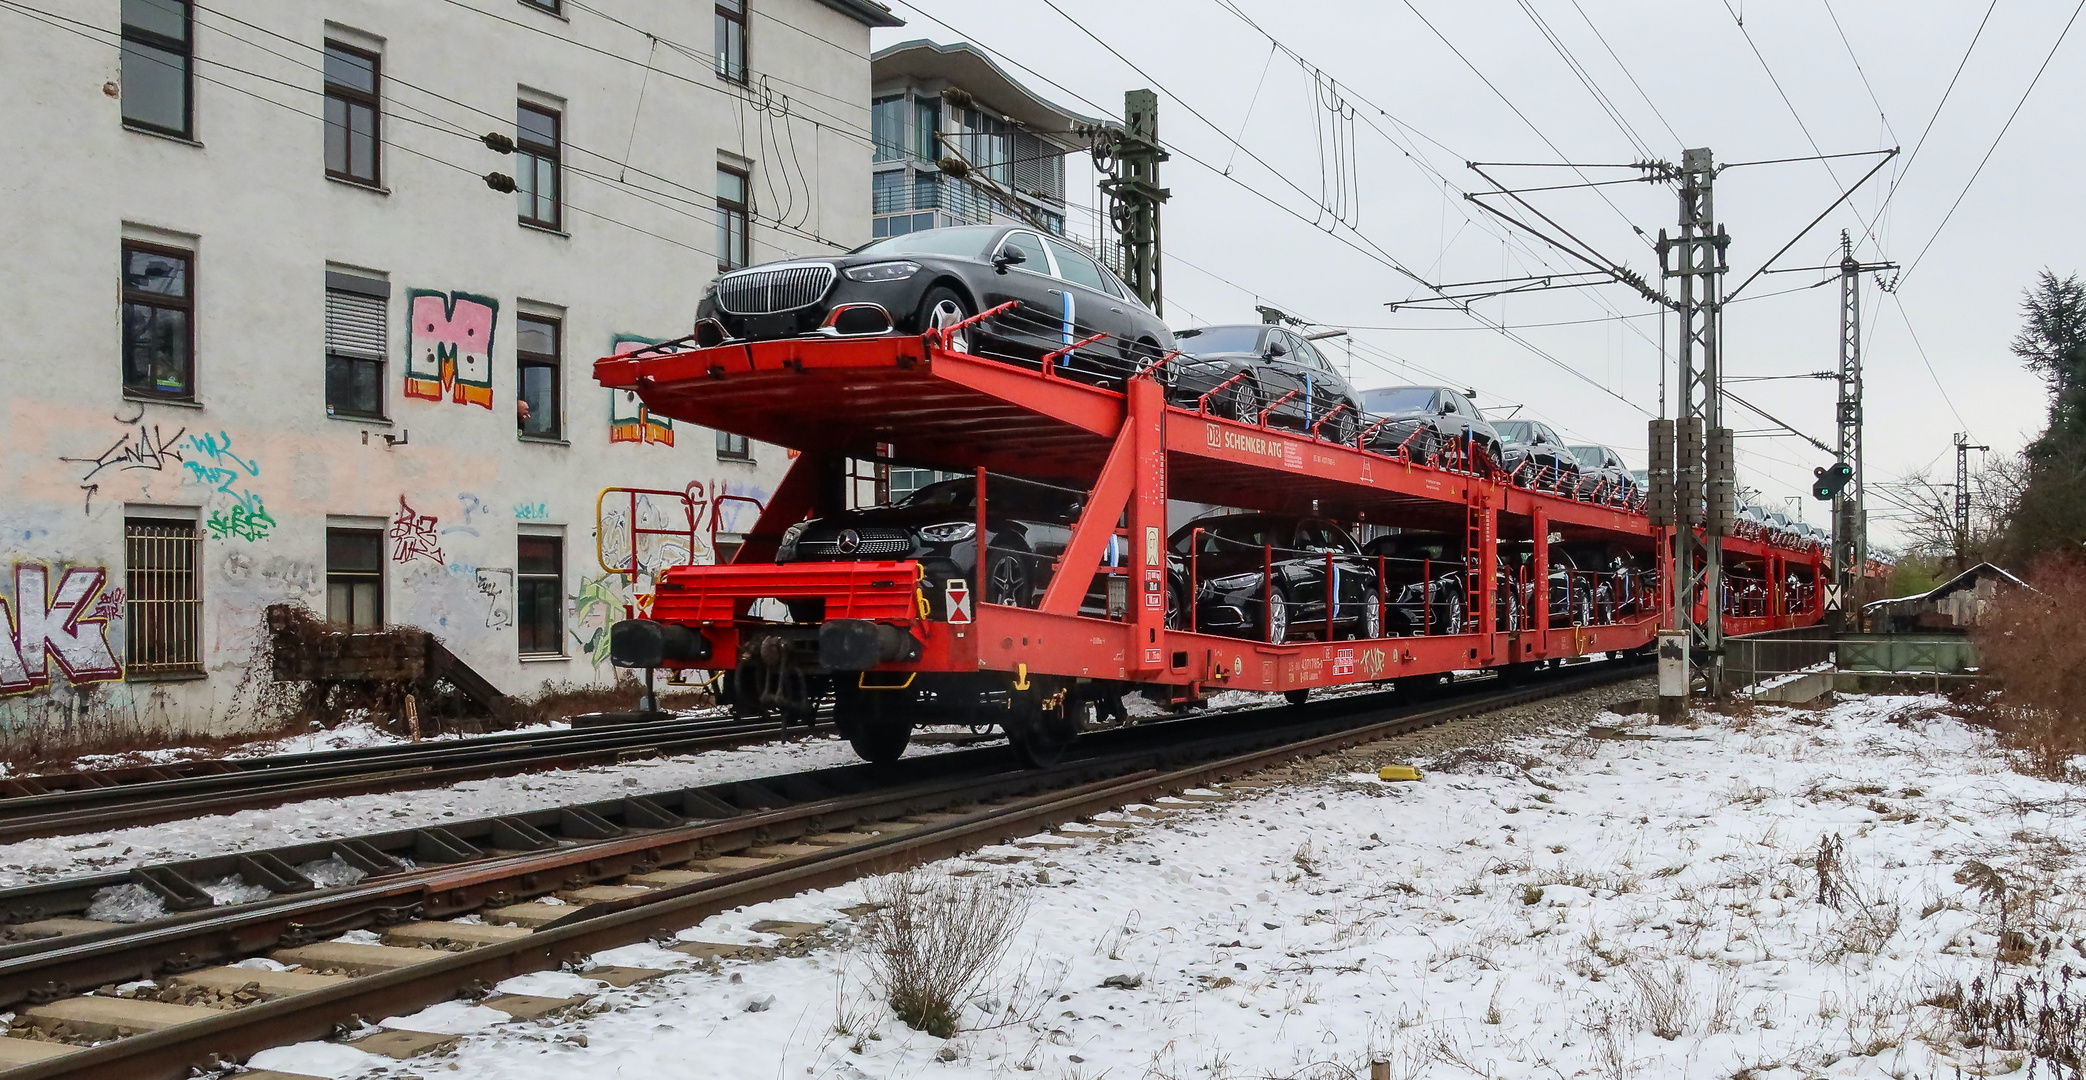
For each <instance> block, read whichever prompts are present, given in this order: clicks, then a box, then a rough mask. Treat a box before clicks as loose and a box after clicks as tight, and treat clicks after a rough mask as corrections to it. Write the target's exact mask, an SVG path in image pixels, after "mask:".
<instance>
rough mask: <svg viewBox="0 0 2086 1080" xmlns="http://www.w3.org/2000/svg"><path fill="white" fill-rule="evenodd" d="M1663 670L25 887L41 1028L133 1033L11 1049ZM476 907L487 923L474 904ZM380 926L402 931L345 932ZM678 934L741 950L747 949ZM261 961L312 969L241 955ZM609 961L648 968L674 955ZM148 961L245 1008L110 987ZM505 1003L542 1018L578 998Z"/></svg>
mask: <svg viewBox="0 0 2086 1080" xmlns="http://www.w3.org/2000/svg"><path fill="white" fill-rule="evenodd" d="M1648 670H1649V665H1648V664H1646V663H1643V662H1635V661H1607V662H1603V663H1597V664H1585V665H1576V666H1572V667H1567V668H1563V669H1560V670H1556V671H1551V672H1546V673H1543V674H1541V675H1537V676H1535V677H1533V678H1532V679H1531V680H1530V681H1528V682H1526V683H1524V684H1520V685H1503V684H1501V683H1499V682H1497V681H1496V680H1478V681H1473V682H1472V683H1469V684H1464V685H1461V686H1458V687H1454V688H1451V690H1450V691H1449V698H1448V699H1447V700H1441V699H1439V698H1437V699H1436V700H1431V701H1419V702H1412V701H1407V700H1400V696H1399V695H1392V694H1382V693H1379V694H1367V695H1356V696H1352V697H1347V698H1341V699H1332V700H1325V701H1320V702H1312V703H1308V704H1304V705H1292V706H1280V707H1274V708H1268V709H1256V710H1249V711H1244V712H1237V713H1229V714H1218V715H1212V716H1202V717H1196V718H1193V719H1187V720H1179V721H1168V722H1162V723H1156V724H1148V725H1142V726H1138V727H1131V728H1123V729H1117V730H1114V731H1107V732H1099V733H1094V734H1091V735H1089V736H1088V737H1087V738H1086V739H1084V740H1082V742H1081V743H1080V744H1079V746H1078V753H1077V757H1076V758H1075V759H1072V760H1067V761H1065V762H1064V763H1062V764H1060V765H1058V766H1056V767H1053V768H1051V769H1046V770H1026V769H1020V768H1018V767H1015V766H1014V763H1013V761H1012V755H1011V754H1010V752H1009V751H1007V750H1006V749H1005V748H1000V747H995V748H989V749H979V750H968V751H956V752H951V753H947V754H941V755H935V756H932V757H927V758H918V759H906V760H902V761H901V762H899V763H897V765H896V766H883V767H876V766H860V765H857V766H846V767H842V768H837V769H825V770H818V771H814V772H809V773H798V774H791V775H787V776H778V777H771V778H766V779H762V780H754V781H739V782H732V783H724V784H716V785H711V786H708V787H704V788H695V789H686V790H682V791H677V792H655V793H651V794H648V795H644V796H633V797H630V798H626V799H622V800H614V801H612V802H609V803H594V804H587V805H585V806H571V807H558V808H553V809H549V810H543V811H537V812H534V813H532V814H526V815H510V816H507V817H502V818H488V819H484V820H483V821H478V822H467V823H462V824H453V825H443V826H441V827H439V828H428V829H419V830H402V831H400V832H397V833H386V834H380V835H377V836H370V837H359V838H352V839H344V840H338V841H332V842H329V843H323V844H310V845H299V846H297V847H295V848H289V849H278V850H276V851H272V852H249V853H244V854H241V855H237V856H227V857H225V858H223V859H219V860H195V861H193V862H190V863H183V864H172V865H168V866H162V867H143V868H139V870H138V871H137V872H134V873H133V874H129V875H102V876H98V877H96V878H88V879H76V880H72V881H64V882H53V883H49V884H46V885H39V886H31V887H27V888H24V889H15V890H8V891H6V892H5V893H0V911H5V912H6V913H7V916H8V917H9V918H10V919H11V920H13V923H12V927H11V929H12V930H13V932H14V933H15V934H16V935H17V936H18V937H20V936H24V935H29V934H38V935H46V934H47V935H49V936H45V937H39V938H35V939H32V940H26V941H21V940H18V941H16V942H14V943H13V944H9V945H7V946H5V947H4V948H0V1007H5V1008H12V1009H14V1010H16V1012H17V1014H18V1020H17V1024H18V1025H26V1026H29V1027H34V1028H37V1029H39V1030H40V1031H42V1032H45V1033H57V1034H59V1035H61V1036H70V1037H71V1038H73V1039H75V1040H88V1041H94V1040H104V1039H105V1040H107V1041H101V1042H99V1044H98V1045H92V1046H80V1045H77V1044H72V1045H66V1044H60V1043H53V1042H47V1041H36V1040H32V1039H29V1038H23V1037H19V1036H17V1037H12V1038H0V1068H5V1067H7V1066H8V1065H9V1064H12V1065H13V1066H14V1067H13V1068H12V1069H9V1070H8V1071H7V1073H6V1075H7V1076H8V1078H9V1080H14V1078H15V1077H21V1078H25V1080H26V1078H35V1077H46V1076H61V1075H62V1076H77V1077H107V1078H109V1080H118V1078H121V1080H135V1078H151V1077H166V1078H169V1080H171V1078H175V1077H183V1076H186V1075H188V1073H189V1070H190V1069H191V1068H192V1067H205V1068H207V1067H212V1066H213V1065H219V1064H222V1063H225V1062H232V1061H241V1060H244V1059H245V1058H246V1057H248V1056H249V1055H251V1054H253V1053H255V1052H257V1051H259V1050H261V1049H265V1048H267V1047H271V1046H277V1045H282V1044H285V1043H290V1042H296V1041H301V1040H306V1039H312V1038H318V1037H324V1036H326V1035H327V1034H329V1033H332V1032H333V1031H335V1029H336V1025H341V1024H345V1023H349V1022H350V1021H351V1020H352V1019H353V1018H376V1017H385V1016H395V1015H400V1014H402V1013H406V1012H411V1011H413V1010H416V1009H419V1008H422V1007H424V1006H427V1005H430V1004H434V1003H436V1002H439V1001H444V1000H448V999H450V998H452V997H455V996H456V995H457V994H458V993H460V992H464V991H467V990H469V989H471V988H474V987H484V986H491V985H492V984H495V983H498V982H499V981H501V980H503V979H506V978H510V977H512V976H515V975H519V974H524V973H527V972H531V971H539V970H545V969H552V968H557V967H560V966H563V965H566V964H571V963H576V962H580V961H582V960H584V958H586V957H587V956H589V955H591V954H592V953H595V952H598V951H600V950H603V949H607V948H613V947H617V946H621V945H628V944H632V943H636V942H642V941H646V940H649V939H652V938H653V937H655V936H658V935H661V934H668V935H670V934H671V933H672V932H674V931H676V930H679V929H682V928H685V927H688V926H692V925H694V924H696V923H698V922H700V921H701V920H702V919H704V918H707V917H708V916H709V915H712V914H714V913H716V912H719V911H724V910H729V909H731V908H734V907H738V906H741V905H745V904H749V903H754V902H758V901H762V900H768V899H774V898H778V897H783V896H789V895H794V894H796V893H798V892H801V891H803V890H806V889H812V888H820V887H825V886H830V885H834V884H838V883H841V882H844V881H847V880H850V879H852V878H855V877H859V876H862V875H864V874H868V873H875V872H878V871H880V870H884V869H889V868H892V867H896V866H900V865H904V864H907V863H910V862H913V861H917V860H921V859H927V858H935V857H940V856H945V855H950V854H955V853H959V852H962V851H966V850H971V849H974V848H977V847H979V846H983V845H986V844H991V843H998V842H1005V841H1009V840H1012V839H1014V838H1017V837H1022V836H1027V835H1032V834H1034V833H1037V832H1041V831H1043V830H1047V829H1049V828H1052V827H1055V826H1058V825H1062V824H1064V823H1066V822H1069V821H1073V820H1076V819H1080V818H1085V817H1090V816H1092V815H1094V814H1098V813H1102V812H1105V811H1108V810H1112V809H1116V808H1120V807H1123V806H1125V805H1128V804H1132V803H1141V802H1151V801H1153V800H1155V799H1160V798H1162V797H1168V796H1173V797H1175V798H1174V800H1173V801H1174V804H1175V805H1184V804H1183V803H1182V801H1181V800H1180V799H1179V794H1180V793H1181V792H1183V791H1185V790H1187V789H1189V788H1196V787H1202V786H1206V785H1210V784H1213V783H1219V782H1223V781H1226V780H1229V779H1234V778H1238V777H1241V776H1244V775H1246V774H1248V773H1252V772H1256V771H1259V770H1263V769H1267V768H1269V767H1272V766H1275V765H1278V764H1280V763H1282V762H1284V761H1287V760H1291V759H1294V758H1299V757H1307V756H1313V755H1316V754H1321V753H1325V752H1329V751H1332V750H1337V749H1341V748H1344V747H1347V746H1353V745H1356V744H1359V743H1364V742H1369V741H1374V740H1377V739H1382V738H1386V737H1390V736H1395V735H1399V734H1403V733H1406V732H1410V731H1413V730H1417V729H1419V728H1422V727H1427V726H1431V725H1433V724H1438V723H1442V722H1445V721H1447V720H1451V719H1455V718H1458V717H1462V716H1468V715H1473V714H1476V713H1482V712H1488V711H1492V710H1495V709H1500V708H1506V707H1510V706H1513V705H1517V704H1522V703H1524V702H1527V701H1531V700H1535V699H1539V698H1543V697H1551V696H1556V695H1560V694H1566V693H1572V692H1576V691H1580V690H1586V689H1592V688H1595V687H1599V686H1604V685H1608V684H1611V683H1614V682H1618V681H1621V680H1623V679H1627V678H1632V677H1636V676H1640V675H1642V674H1644V673H1646V672H1647V671H1648ZM1204 798H1208V797H1204ZM1188 801H1194V799H1193V797H1190V799H1189V800H1188ZM296 859H303V860H304V861H303V862H302V863H299V862H294V861H293V860H296ZM335 860H338V862H339V863H340V864H345V865H348V866H352V867H356V868H357V869H360V868H361V865H363V864H368V865H373V866H374V867H375V869H374V870H368V871H364V872H363V873H361V874H360V875H356V876H353V879H352V880H347V881H343V882H340V883H338V884H335V885H333V886H331V887H313V888H306V887H304V886H306V885H312V886H316V885H317V882H315V881H313V880H311V878H310V876H309V875H308V874H306V873H305V870H306V869H310V868H312V867H313V866H314V864H320V865H326V866H331V865H334V862H335ZM356 860H361V863H358V862H357V861H356ZM378 860H389V864H388V865H387V864H386V863H385V862H383V861H378ZM228 867H230V868H234V869H235V872H236V873H237V874H239V876H240V878H241V879H242V880H241V882H240V884H241V885H243V886H245V887H247V888H254V887H255V886H254V884H253V879H249V878H247V875H249V874H252V875H254V877H255V878H258V879H260V880H262V881H266V882H268V883H269V884H270V888H268V889H264V890H262V891H264V892H266V893H267V895H266V896H265V897H255V898H252V899H246V900H244V902H239V903H232V904H217V903H207V904H206V903H205V901H208V900H213V899H214V898H212V897H209V896H208V891H207V890H204V895H203V896H200V897H199V896H197V895H194V894H191V893H187V892H185V891H184V890H183V889H182V887H181V883H182V882H187V883H188V884H189V885H190V886H195V885H197V882H196V881H195V880H194V878H195V877H202V876H205V875H208V874H211V873H216V872H220V871H223V870H225V869H227V868H228ZM286 872H287V873H286ZM313 872H314V873H316V872H317V871H316V870H314V871H313ZM300 879H301V880H300ZM154 882H156V883H157V885H156V886H155V885H154V884H153V883H154ZM111 887H127V888H131V889H134V890H138V891H139V893H149V894H151V895H152V896H153V897H155V898H157V899H158V900H160V901H161V902H162V903H164V904H166V905H168V906H169V907H170V908H178V907H180V906H181V905H182V904H187V905H189V907H188V909H187V910H168V911H167V912H166V913H164V914H163V915H160V916H159V917H156V918H151V919H148V920H146V921H143V922H137V923H130V924H117V925H111V924H107V923H98V922H97V921H95V920H88V919H83V918H81V917H80V915H81V914H82V913H85V912H86V911H87V909H88V907H89V906H90V905H91V904H92V901H93V897H94V894H96V893H98V892H100V891H101V890H104V889H108V888H111ZM219 887H220V888H222V887H223V886H222V883H220V885H219ZM134 895H137V893H134ZM65 912H70V914H64V913H65ZM473 914H475V915H478V916H480V917H479V918H473V919H470V920H469V921H463V922H458V921H454V920H456V919H458V918H459V917H461V916H468V915H473ZM30 915H35V916H38V918H25V916H30ZM369 928H374V929H376V930H377V931H378V932H379V937H380V940H381V941H382V944H366V943H363V942H360V941H349V942H342V941H340V940H338V939H339V938H340V937H341V936H342V935H343V934H346V933H347V932H348V931H352V930H360V929H369ZM365 941H366V939H365ZM678 948H680V949H681V951H684V952H687V953H689V954H691V955H696V956H717V955H729V954H730V952H731V950H733V949H735V948H739V947H734V946H724V945H711V944H706V943H702V942H690V943H685V944H683V945H681V946H678ZM255 956H268V957H270V958H272V959H273V960H275V961H277V962H278V963H280V964H285V965H290V966H291V970H289V971H284V972H274V971H258V970H255V969H252V968H237V967H229V966H225V965H228V964H230V963H231V962H234V961H237V960H241V959H245V958H249V957H255ZM591 974H594V975H595V976H597V977H599V978H602V979H604V980H605V981H609V982H612V983H615V984H618V985H623V984H627V981H628V980H633V979H637V978H643V977H646V976H647V975H648V974H652V973H648V972H644V971H639V970H630V969H617V970H601V971H597V972H593V973H591ZM134 979H155V980H157V982H158V985H159V986H161V987H170V988H173V990H174V991H175V992H176V993H177V994H180V995H187V996H189V997H198V996H200V997H202V998H205V999H208V1000H213V1001H214V1002H215V1003H216V1004H217V1005H218V1006H219V1007H216V1008H211V1007H203V1006H198V1005H193V1004H175V1003H168V1002H165V1001H148V1000H138V999H126V998H116V997H111V996H109V995H107V994H105V993H94V992H91V990H90V988H93V987H104V988H105V987H107V986H108V985H110V984H115V983H121V982H125V981H129V980H134ZM228 997H229V998H230V1000H227V998H228ZM486 1004H488V1005H491V1006H492V1007H494V1008H503V1009H506V1010H508V1011H512V1012H514V1013H515V1014H516V1015H521V1014H522V1013H524V1012H534V1011H536V1010H543V1009H548V1008H553V1007H555V1006H556V1005H557V1004H559V1003H557V1002H546V1001H545V1000H543V999H528V1000H526V1001H522V1000H514V1001H509V1000H507V999H505V998H498V997H495V998H488V999H486ZM228 1005H229V1006H231V1007H226V1006H228ZM380 1037H383V1036H380ZM391 1037H394V1038H396V1036H395V1034H394V1035H393V1036H391Z"/></svg>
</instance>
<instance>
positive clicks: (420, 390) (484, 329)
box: [406, 289, 500, 409]
mask: <svg viewBox="0 0 2086 1080" xmlns="http://www.w3.org/2000/svg"><path fill="white" fill-rule="evenodd" d="M406 297H407V300H406V303H407V307H408V309H409V310H410V312H411V314H412V321H411V322H409V323H408V324H407V326H406V396H407V397H413V398H421V399H424V400H427V401H440V400H442V398H443V397H444V396H445V395H446V396H447V397H448V398H449V400H451V401H453V402H455V403H456V404H458V405H462V404H465V403H469V404H472V405H477V406H479V407H481V408H486V409H490V408H492V407H493V359H492V357H493V321H494V319H495V317H496V316H497V315H498V314H499V311H500V302H499V301H498V300H494V299H492V298H491V297H486V296H474V295H472V294H471V293H466V292H446V293H445V292H434V291H432V290H428V289H410V290H408V291H407V293H406Z"/></svg>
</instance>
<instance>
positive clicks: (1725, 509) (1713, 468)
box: [1707, 428, 1738, 536]
mask: <svg viewBox="0 0 2086 1080" xmlns="http://www.w3.org/2000/svg"><path fill="white" fill-rule="evenodd" d="M1737 518H1738V469H1737V466H1736V463H1735V462H1733V460H1732V456H1731V429H1730V428H1718V429H1716V430H1715V431H1712V432H1710V433H1709V521H1708V522H1707V528H1708V529H1709V531H1710V532H1711V533H1712V534H1714V535H1719V536H1721V535H1723V534H1726V533H1729V532H1730V531H1731V527H1732V525H1734V524H1736V522H1737Z"/></svg>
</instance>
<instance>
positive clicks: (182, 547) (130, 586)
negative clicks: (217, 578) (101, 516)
mask: <svg viewBox="0 0 2086 1080" xmlns="http://www.w3.org/2000/svg"><path fill="white" fill-rule="evenodd" d="M201 548H202V540H201V538H200V537H199V536H198V535H197V533H196V523H195V522H193V521H171V520H166V519H162V518H125V519H123V596H124V601H123V625H124V635H125V638H126V639H127V640H126V644H127V646H128V655H129V658H130V677H131V678H134V679H137V678H154V677H161V676H169V675H173V676H179V675H200V674H202V673H203V650H202V625H203V592H202V578H201V576H200V575H199V574H198V573H197V567H198V566H199V565H200V564H201V560H200V559H199V558H198V556H199V555H200V553H201Z"/></svg>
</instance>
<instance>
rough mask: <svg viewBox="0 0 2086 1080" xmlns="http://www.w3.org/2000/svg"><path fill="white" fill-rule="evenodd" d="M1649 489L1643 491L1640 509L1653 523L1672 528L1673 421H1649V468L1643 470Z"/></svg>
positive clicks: (1673, 521)
mask: <svg viewBox="0 0 2086 1080" xmlns="http://www.w3.org/2000/svg"><path fill="white" fill-rule="evenodd" d="M1646 479H1647V480H1648V481H1649V482H1650V483H1649V487H1650V489H1651V490H1650V491H1648V492H1646V493H1645V505H1644V512H1645V514H1646V515H1647V516H1649V517H1650V518H1651V523H1652V524H1653V525H1659V526H1664V527H1666V528H1669V529H1670V528H1672V527H1673V526H1674V525H1675V524H1676V521H1675V516H1674V515H1675V508H1676V506H1677V505H1678V504H1676V503H1675V502H1674V499H1673V421H1671V420H1654V421H1652V422H1651V468H1650V469H1649V470H1647V471H1646Z"/></svg>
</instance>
